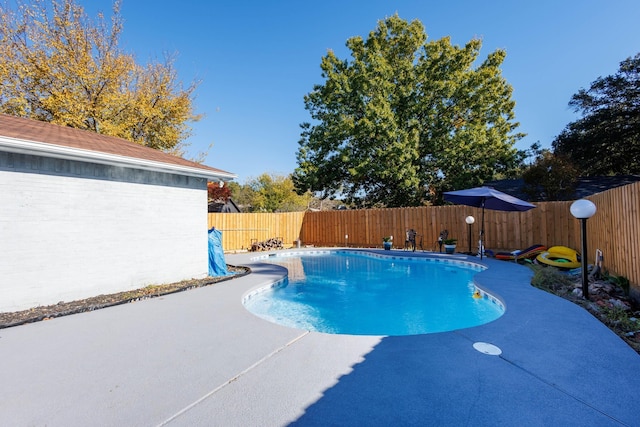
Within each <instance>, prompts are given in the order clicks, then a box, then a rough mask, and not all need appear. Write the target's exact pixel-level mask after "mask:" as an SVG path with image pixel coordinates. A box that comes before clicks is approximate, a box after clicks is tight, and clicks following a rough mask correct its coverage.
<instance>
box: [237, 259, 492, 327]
mask: <svg viewBox="0 0 640 427" xmlns="http://www.w3.org/2000/svg"><path fill="white" fill-rule="evenodd" d="M265 261H268V262H272V263H275V264H279V265H282V266H284V267H286V268H287V269H288V270H289V276H288V278H287V279H285V280H284V281H282V282H280V283H279V284H278V285H277V286H272V287H268V288H265V289H261V290H259V291H257V292H253V293H251V294H250V295H248V296H247V297H246V298H245V301H244V304H245V307H246V308H247V309H248V310H249V311H251V312H252V313H254V314H256V315H257V316H260V317H262V318H264V319H266V320H269V321H272V322H274V323H278V324H282V325H285V326H289V327H293V328H298V329H305V330H310V331H319V332H326V333H333V334H352V335H415V334H426V333H433V332H443V331H451V330H456V329H462V328H468V327H471V326H476V325H481V324H484V323H488V322H491V321H493V320H495V319H497V318H498V317H500V316H501V315H502V314H503V313H504V307H503V306H502V304H500V303H499V302H498V301H497V300H495V298H493V297H491V296H490V295H487V294H485V293H482V294H481V295H482V297H481V298H474V292H475V291H476V290H477V289H476V288H475V286H474V284H473V276H474V275H475V274H477V273H478V272H479V271H481V270H482V267H480V266H477V265H472V264H469V263H465V264H462V263H445V262H442V260H437V261H436V260H434V259H429V258H423V257H420V258H402V257H399V258H398V257H396V258H395V259H392V258H389V257H384V256H374V255H367V254H365V253H355V252H348V251H343V252H327V253H321V254H311V255H296V256H276V257H270V258H268V260H265Z"/></svg>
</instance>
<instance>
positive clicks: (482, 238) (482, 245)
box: [478, 199, 484, 261]
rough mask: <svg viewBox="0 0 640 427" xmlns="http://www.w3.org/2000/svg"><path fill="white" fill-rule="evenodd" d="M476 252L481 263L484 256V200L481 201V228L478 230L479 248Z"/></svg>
mask: <svg viewBox="0 0 640 427" xmlns="http://www.w3.org/2000/svg"><path fill="white" fill-rule="evenodd" d="M478 250H479V251H480V260H481V261H482V257H483V256H484V254H483V252H484V199H482V228H481V230H480V247H479V248H478Z"/></svg>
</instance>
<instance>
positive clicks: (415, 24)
mask: <svg viewBox="0 0 640 427" xmlns="http://www.w3.org/2000/svg"><path fill="white" fill-rule="evenodd" d="M426 39H427V36H426V34H425V31H424V27H423V26H422V24H421V23H420V22H419V21H418V20H414V21H412V22H411V23H408V22H407V21H404V20H402V19H401V18H399V17H398V16H397V15H395V16H392V17H390V18H387V19H385V20H384V21H380V22H378V26H377V28H376V29H375V30H374V31H372V32H371V33H370V34H369V37H368V38H367V39H366V40H363V39H362V38H361V37H353V38H351V39H349V40H348V41H347V43H346V45H347V47H348V48H349V49H350V50H351V57H352V59H351V60H342V59H339V58H337V57H336V56H335V54H334V53H333V52H331V51H330V52H328V54H327V55H326V56H325V57H323V58H322V62H321V69H322V77H323V78H324V79H325V82H324V84H322V85H316V86H315V87H314V89H313V91H312V92H310V93H309V94H307V95H306V96H305V98H304V100H305V108H306V109H307V110H308V111H309V112H310V115H311V118H312V119H313V124H311V123H303V124H302V125H301V127H302V133H301V139H300V141H299V149H298V153H297V162H298V167H297V168H296V170H295V172H294V175H293V180H294V183H295V186H296V189H297V190H298V191H299V192H304V191H307V190H311V191H312V192H314V193H318V194H319V195H320V197H321V198H326V197H330V196H334V195H338V196H339V197H340V198H342V199H343V200H345V202H346V203H349V204H353V205H354V206H357V207H370V206H389V207H393V206H417V205H421V204H423V203H425V201H428V200H431V201H432V202H438V201H441V193H442V192H443V191H445V190H450V189H458V188H463V187H467V186H475V185H479V184H481V183H482V182H484V181H485V180H490V179H493V178H494V177H495V176H496V174H503V175H504V174H508V173H509V172H510V171H511V170H513V168H515V167H516V166H517V163H518V155H517V150H515V149H514V148H513V144H514V143H515V142H516V141H517V140H518V139H519V138H520V137H521V136H522V135H521V134H517V133H514V130H515V129H516V127H517V126H518V124H517V123H515V122H514V121H513V120H514V113H513V108H514V102H513V101H512V100H511V93H512V88H511V86H510V85H509V84H508V83H507V82H506V81H505V79H504V78H503V77H502V76H501V70H500V66H501V64H502V62H503V60H504V58H505V52H504V51H502V50H497V51H495V52H493V53H491V54H489V56H488V57H487V58H486V59H485V60H484V61H482V62H481V63H480V64H479V65H478V66H477V67H475V68H473V65H474V64H475V63H476V61H477V59H478V57H479V53H480V48H481V45H482V43H481V41H480V40H477V39H474V40H471V41H469V42H468V43H467V44H466V45H465V46H464V47H458V46H453V45H451V42H450V39H449V38H443V39H440V40H436V41H432V42H427V41H426Z"/></svg>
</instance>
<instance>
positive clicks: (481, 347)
mask: <svg viewBox="0 0 640 427" xmlns="http://www.w3.org/2000/svg"><path fill="white" fill-rule="evenodd" d="M473 348H475V349H476V350H478V351H479V352H480V353H484V354H488V355H490V356H500V355H501V354H502V350H500V348H498V347H496V346H495V345H493V344H489V343H487V342H474V343H473Z"/></svg>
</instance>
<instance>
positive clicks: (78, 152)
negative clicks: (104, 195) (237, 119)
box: [0, 114, 236, 181]
mask: <svg viewBox="0 0 640 427" xmlns="http://www.w3.org/2000/svg"><path fill="white" fill-rule="evenodd" d="M0 150H2V151H9V152H15V153H23V154H40V155H47V156H50V157H56V158H65V159H70V160H80V161H91V162H95V163H103V164H110V165H121V166H128V167H136V168H141V169H148V170H155V171H161V172H168V173H179V174H183V175H190V176H196V177H201V178H207V179H208V180H210V181H217V180H221V181H230V180H232V179H234V178H236V175H235V174H232V173H230V172H226V171H224V170H221V169H216V168H212V167H209V166H206V165H203V164H200V163H196V162H192V161H189V160H186V159H183V158H181V157H178V156H174V155H171V154H167V153H164V152H162V151H160V150H156V149H153V148H149V147H145V146H142V145H139V144H136V143H134V142H130V141H127V140H124V139H121V138H116V137H113V136H107V135H101V134H98V133H95V132H91V131H87V130H82V129H75V128H71V127H66V126H60V125H56V124H52V123H47V122H42V121H38V120H32V119H26V118H22V117H14V116H9V115H6V114H0Z"/></svg>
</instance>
